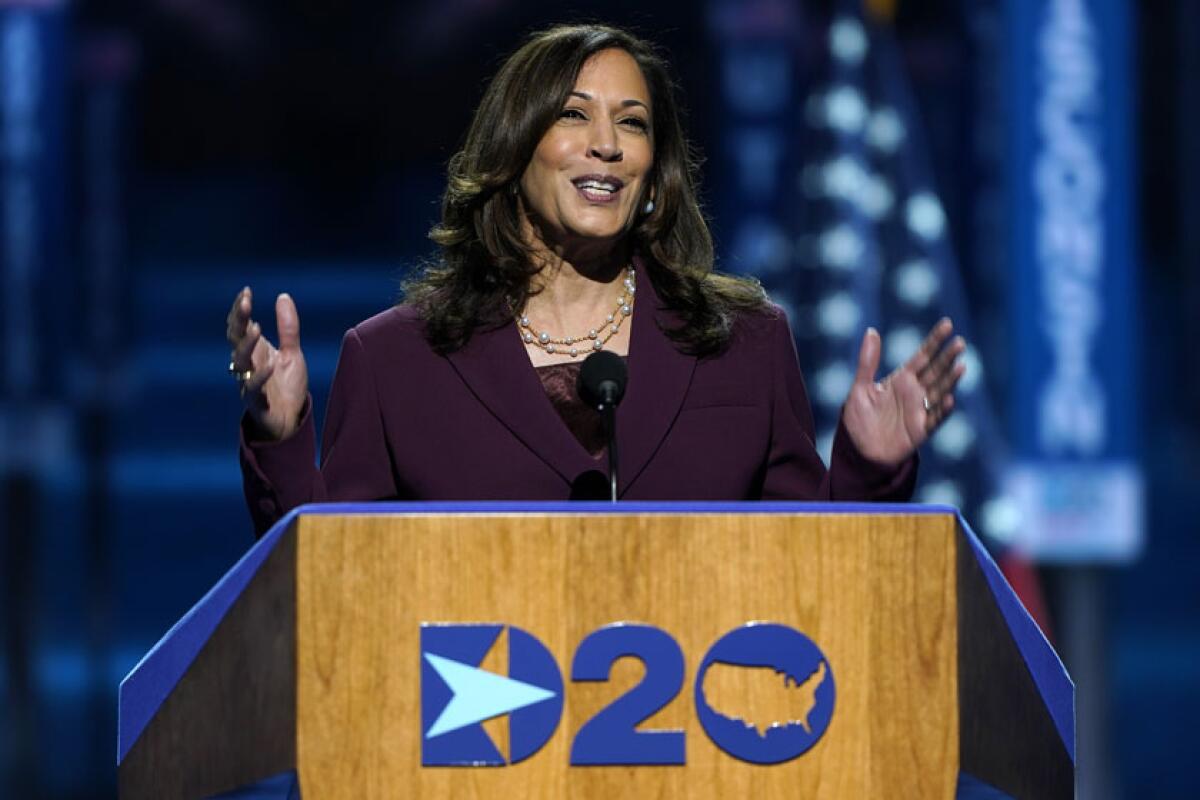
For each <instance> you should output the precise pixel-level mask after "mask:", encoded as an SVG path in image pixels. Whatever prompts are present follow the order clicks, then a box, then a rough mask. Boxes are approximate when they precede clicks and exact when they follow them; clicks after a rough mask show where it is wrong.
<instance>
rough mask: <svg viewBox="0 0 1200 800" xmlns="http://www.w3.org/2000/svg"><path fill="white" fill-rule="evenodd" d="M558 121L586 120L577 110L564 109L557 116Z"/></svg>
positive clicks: (584, 115)
mask: <svg viewBox="0 0 1200 800" xmlns="http://www.w3.org/2000/svg"><path fill="white" fill-rule="evenodd" d="M558 118H559V119H587V115H586V114H584V113H583V112H582V111H580V110H579V109H578V108H564V109H563V110H562V111H561V112H560V113H559V115H558Z"/></svg>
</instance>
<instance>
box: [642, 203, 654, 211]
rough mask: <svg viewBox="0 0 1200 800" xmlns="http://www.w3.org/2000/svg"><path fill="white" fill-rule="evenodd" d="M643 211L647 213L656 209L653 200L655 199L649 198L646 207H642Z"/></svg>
mask: <svg viewBox="0 0 1200 800" xmlns="http://www.w3.org/2000/svg"><path fill="white" fill-rule="evenodd" d="M642 211H644V212H646V213H647V214H650V213H653V211H654V201H653V200H647V201H646V206H645V207H644V208H643V209H642Z"/></svg>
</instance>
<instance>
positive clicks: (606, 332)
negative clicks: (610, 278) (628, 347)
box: [517, 266, 636, 358]
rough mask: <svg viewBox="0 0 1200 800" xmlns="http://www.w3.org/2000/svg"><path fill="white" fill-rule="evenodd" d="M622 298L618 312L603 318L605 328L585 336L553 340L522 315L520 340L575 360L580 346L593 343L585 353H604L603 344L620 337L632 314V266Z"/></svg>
mask: <svg viewBox="0 0 1200 800" xmlns="http://www.w3.org/2000/svg"><path fill="white" fill-rule="evenodd" d="M622 287H623V288H622V290H621V296H620V297H618V298H617V309H616V311H614V312H612V313H611V314H609V315H608V316H607V317H605V318H604V324H603V325H601V326H600V327H598V328H592V329H591V330H590V331H588V332H587V335H586V336H563V337H558V338H556V337H554V336H552V335H550V334H549V333H548V332H546V331H543V330H538V329H537V328H535V327H534V326H533V323H532V322H530V321H529V317H528V316H526V315H524V314H522V315H521V316H519V317H517V327H518V328H519V329H520V331H521V340H522V341H524V342H525V344H527V345H530V344H531V345H533V346H534V347H540V348H541V349H542V350H545V351H546V352H547V353H566V354H567V355H569V356H570V357H571V358H575V357H577V356H578V355H579V353H580V352H581V348H579V347H577V346H576V345H578V344H580V343H581V342H590V344H588V345H587V346H586V347H583V348H582V352H595V351H597V350H603V349H604V344H605V343H606V342H607V341H608V340H609V339H611V338H612V337H614V336H616V335H617V332H618V331H619V330H621V323H622V322H624V321H625V318H626V317H628V316H629V315H630V314H632V313H633V294H634V291H635V290H636V287H635V286H634V272H633V267H632V266H630V267H629V269H628V271H627V274H626V275H625V280H623V281H622Z"/></svg>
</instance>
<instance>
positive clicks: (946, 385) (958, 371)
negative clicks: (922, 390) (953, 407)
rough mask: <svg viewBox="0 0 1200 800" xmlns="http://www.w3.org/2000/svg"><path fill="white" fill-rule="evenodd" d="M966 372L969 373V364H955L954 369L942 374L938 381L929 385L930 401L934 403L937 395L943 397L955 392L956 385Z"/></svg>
mask: <svg viewBox="0 0 1200 800" xmlns="http://www.w3.org/2000/svg"><path fill="white" fill-rule="evenodd" d="M965 374H967V365H966V364H955V365H954V368H953V369H951V370H950V371H948V372H946V373H945V374H944V375H942V376H940V377H939V378H938V382H937V383H936V384H934V385H933V386H931V387H929V390H928V393H929V402H931V403H932V402H933V399H934V398H935V397H937V398H941V397H945V396H946V395H948V394H953V392H954V387H956V386H958V382H959V381H960V380H961V379H962V376H963V375H965Z"/></svg>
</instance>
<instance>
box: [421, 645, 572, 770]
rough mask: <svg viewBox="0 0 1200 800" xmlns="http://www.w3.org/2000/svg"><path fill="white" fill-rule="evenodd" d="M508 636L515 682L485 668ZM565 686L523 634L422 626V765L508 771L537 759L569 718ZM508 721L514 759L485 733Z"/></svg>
mask: <svg viewBox="0 0 1200 800" xmlns="http://www.w3.org/2000/svg"><path fill="white" fill-rule="evenodd" d="M505 630H507V632H508V648H507V656H508V669H507V672H508V674H507V675H501V674H497V673H496V672H491V671H488V670H486V669H483V668H481V666H480V665H481V664H482V663H483V661H484V658H485V657H486V656H487V655H488V653H489V651H490V650H492V648H493V646H494V645H495V644H496V642H497V639H499V638H500V634H501V633H503V632H504V631H505ZM562 705H563V682H562V675H561V674H560V673H559V671H558V665H557V664H556V663H555V661H554V656H552V655H551V654H550V651H549V650H547V649H546V647H545V645H543V644H542V643H541V642H539V641H538V640H537V639H535V638H534V637H533V636H531V635H529V634H528V633H526V632H525V631H523V630H521V629H520V628H517V627H514V626H511V625H509V626H505V625H496V624H490V625H489V624H464V625H456V624H445V625H437V624H425V625H422V626H421V730H422V732H423V735H422V738H421V763H422V764H423V765H425V766H465V765H476V766H488V765H494V766H500V765H503V764H505V763H511V764H515V763H517V762H518V761H523V760H524V759H526V758H529V756H531V755H533V754H534V753H536V752H537V751H538V750H539V749H540V748H541V746H542V745H544V744H545V743H546V740H548V739H549V738H550V736H551V735H552V734H553V733H554V729H555V728H556V727H557V726H558V720H559V717H561V716H562ZM506 714H507V715H508V728H509V754H508V758H507V759H506V758H505V757H504V756H503V755H502V754H501V753H500V750H499V749H498V748H497V747H496V744H495V742H493V741H492V738H491V737H490V736H488V734H487V731H485V730H484V729H483V725H482V724H481V723H483V722H484V721H485V720H488V719H491V718H493V717H499V716H503V715H506Z"/></svg>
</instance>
